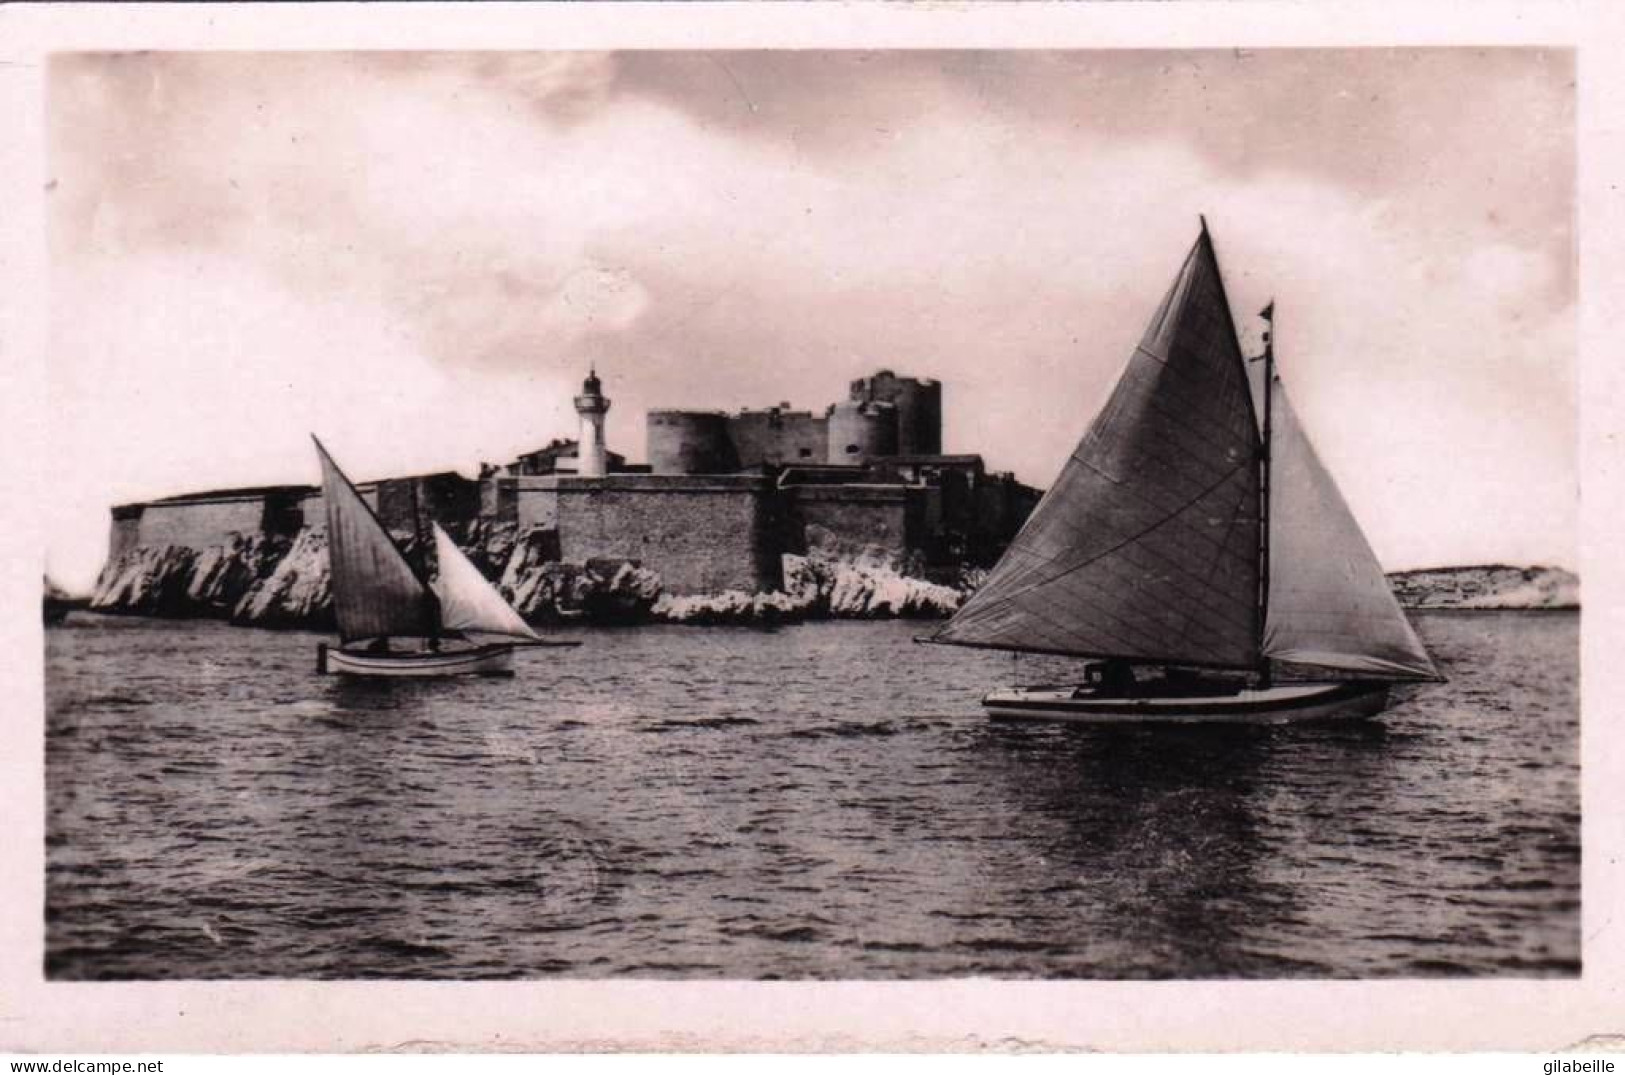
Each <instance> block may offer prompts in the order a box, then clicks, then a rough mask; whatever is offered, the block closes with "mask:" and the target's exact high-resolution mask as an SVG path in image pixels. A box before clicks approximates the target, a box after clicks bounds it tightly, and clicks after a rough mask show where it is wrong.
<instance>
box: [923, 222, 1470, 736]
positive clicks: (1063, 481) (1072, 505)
mask: <svg viewBox="0 0 1625 1075" xmlns="http://www.w3.org/2000/svg"><path fill="white" fill-rule="evenodd" d="M1262 316H1263V317H1264V318H1265V319H1266V320H1267V321H1268V322H1269V324H1270V328H1271V330H1272V331H1271V333H1270V335H1269V336H1267V337H1266V346H1265V351H1264V355H1263V356H1262V360H1263V361H1264V363H1265V372H1264V385H1265V390H1264V392H1263V397H1264V403H1263V411H1264V414H1263V420H1262V423H1260V421H1259V419H1258V416H1257V413H1256V409H1257V408H1256V405H1255V404H1254V401H1253V391H1252V388H1251V385H1250V382H1249V379H1248V371H1247V361H1246V359H1244V358H1243V356H1242V353H1241V346H1240V343H1239V342H1238V340H1237V337H1236V330H1235V325H1234V323H1233V322H1232V320H1231V315H1230V304H1229V300H1228V299H1227V298H1226V296H1225V290H1224V281H1223V279H1222V277H1221V276H1220V273H1219V263H1218V257H1217V255H1216V253H1215V251H1214V248H1213V241H1212V239H1211V237H1210V236H1209V235H1208V230H1207V223H1206V221H1205V220H1204V221H1203V222H1202V230H1201V234H1200V235H1199V236H1198V238H1197V240H1196V244H1195V246H1194V247H1193V248H1192V249H1191V252H1190V254H1189V255H1188V256H1187V257H1186V259H1185V262H1184V264H1183V266H1182V267H1181V268H1180V270H1179V274H1178V276H1177V277H1176V278H1175V279H1174V283H1173V286H1172V287H1171V288H1169V290H1168V293H1167V295H1166V296H1165V297H1164V298H1163V300H1162V303H1161V305H1159V306H1158V307H1157V311H1156V314H1155V315H1154V316H1153V317H1152V319H1151V324H1150V326H1149V327H1148V328H1147V329H1146V332H1145V335H1144V337H1143V338H1142V339H1141V341H1140V344H1139V346H1138V347H1136V348H1135V350H1134V354H1133V356H1132V357H1131V358H1130V359H1129V361H1128V365H1127V368H1126V369H1125V370H1124V372H1123V375H1122V377H1121V379H1120V380H1119V381H1118V383H1117V385H1116V388H1115V389H1114V390H1113V392H1112V395H1111V396H1110V398H1109V399H1108V400H1107V402H1106V405H1105V407H1104V408H1103V409H1102V410H1101V412H1100V413H1099V414H1098V415H1097V416H1096V417H1095V419H1094V421H1093V423H1092V424H1091V425H1090V426H1089V427H1088V429H1087V431H1086V432H1085V433H1084V435H1083V439H1082V440H1081V441H1080V442H1079V444H1078V446H1077V448H1076V449H1075V450H1074V451H1073V453H1072V455H1071V456H1070V457H1069V458H1068V459H1067V461H1066V464H1065V466H1064V467H1063V468H1062V470H1061V473H1060V475H1059V476H1058V477H1057V478H1056V480H1055V484H1054V485H1053V486H1052V487H1051V488H1050V490H1049V491H1048V492H1047V493H1046V494H1045V495H1044V497H1043V499H1042V500H1041V501H1040V502H1039V504H1038V506H1037V507H1036V508H1035V509H1034V510H1033V513H1032V515H1031V517H1030V518H1029V519H1028V520H1027V523H1026V525H1025V526H1024V527H1023V528H1022V530H1021V532H1020V533H1019V534H1017V536H1016V538H1015V540H1014V541H1012V542H1011V544H1010V547H1009V549H1008V550H1007V551H1006V552H1005V554H1004V556H1003V557H1002V558H1001V559H1000V560H999V562H998V563H997V564H996V565H995V566H994V568H993V570H992V571H991V572H990V573H989V575H988V578H987V581H986V582H985V583H984V584H983V585H982V586H981V587H980V588H979V589H978V590H977V591H976V592H975V593H974V594H972V595H971V596H970V598H969V599H967V600H966V602H965V603H964V605H963V606H961V608H960V609H959V611H958V612H957V613H956V614H955V615H954V616H953V617H952V618H951V619H950V620H949V621H948V622H947V623H946V624H944V625H943V626H942V628H941V629H940V630H938V631H937V632H936V633H935V634H934V635H932V636H930V637H927V638H922V639H921V641H924V642H938V643H944V644H948V645H959V646H978V647H986V648H992V649H1002V650H1011V651H1014V652H1017V653H1042V654H1059V655H1065V656H1075V657H1082V658H1088V659H1090V663H1089V664H1087V665H1086V666H1085V668H1084V676H1083V680H1084V681H1083V682H1082V683H1079V684H1066V685H1060V686H1040V687H1014V688H1010V689H1007V690H999V691H995V692H993V693H991V694H989V695H987V697H985V698H984V699H983V705H984V707H985V708H986V709H987V710H988V712H989V714H990V715H991V716H993V717H995V718H1001V719H1012V720H1022V719H1027V720H1032V719H1038V720H1065V721H1080V722H1089V723H1149V724H1162V723H1187V722H1225V723H1284V722H1289V721H1306V720H1336V719H1352V718H1362V717H1370V716H1374V715H1375V714H1377V713H1380V712H1381V711H1382V710H1383V709H1385V708H1386V707H1387V704H1388V699H1389V692H1390V688H1391V687H1392V685H1393V684H1395V683H1396V682H1401V681H1406V680H1439V679H1441V678H1442V677H1440V675H1439V672H1438V669H1437V668H1435V667H1434V664H1433V661H1432V659H1431V658H1430V657H1429V656H1428V653H1427V650H1426V649H1425V648H1424V647H1423V645H1422V643H1421V641H1420V640H1419V639H1418V638H1417V636H1416V633H1415V631H1414V630H1412V628H1411V625H1410V624H1409V623H1408V622H1407V621H1406V619H1405V614H1404V612H1403V611H1402V610H1401V609H1400V607H1399V603H1398V601H1397V600H1395V598H1394V595H1393V591H1392V590H1391V589H1390V588H1389V586H1388V582H1387V579H1386V577H1385V576H1384V574H1383V571H1382V567H1381V566H1380V565H1379V563H1378V562H1377V558H1376V556H1375V555H1374V554H1373V553H1372V551H1371V547H1370V545H1369V544H1368V543H1367V542H1366V539H1365V536H1364V535H1363V534H1362V533H1361V532H1360V527H1359V524H1358V523H1357V522H1356V521H1355V519H1354V516H1353V515H1352V514H1351V513H1350V511H1349V509H1348V506H1347V505H1346V504H1345V503H1344V501H1343V498H1342V495H1341V494H1340V493H1339V492H1338V490H1337V486H1336V485H1335V483H1334V482H1333V481H1332V478H1331V475H1330V474H1329V473H1328V472H1327V470H1326V469H1325V467H1324V466H1323V465H1322V464H1321V462H1320V460H1319V458H1318V457H1317V456H1316V454H1315V451H1314V448H1313V447H1312V446H1311V444H1310V442H1309V439H1308V437H1307V435H1306V434H1305V433H1304V430H1303V427H1302V426H1301V425H1300V424H1299V422H1298V419H1297V417H1296V416H1295V415H1294V413H1293V411H1292V408H1291V405H1290V404H1289V403H1288V401H1287V398H1286V395H1285V392H1284V390H1283V388H1282V387H1281V384H1280V383H1279V381H1278V379H1277V378H1276V376H1275V369H1274V367H1275V350H1274V342H1273V339H1271V338H1270V337H1273V334H1274V333H1273V327H1274V320H1273V319H1274V303H1271V304H1270V306H1268V307H1266V308H1265V310H1264V311H1263V314H1262ZM1261 426H1262V428H1261ZM1277 665H1280V666H1284V667H1283V668H1282V669H1281V671H1282V677H1281V681H1279V682H1277V680H1276V672H1277V667H1276V666H1277ZM1306 670H1313V675H1310V676H1302V672H1304V671H1306ZM1328 673H1330V675H1328ZM1300 677H1301V678H1300Z"/></svg>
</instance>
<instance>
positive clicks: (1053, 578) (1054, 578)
mask: <svg viewBox="0 0 1625 1075" xmlns="http://www.w3.org/2000/svg"><path fill="white" fill-rule="evenodd" d="M1251 466H1252V462H1251V461H1250V460H1249V461H1248V462H1245V463H1238V464H1237V465H1235V466H1233V467H1231V468H1230V469H1229V470H1228V471H1226V472H1225V473H1224V475H1223V476H1222V477H1220V478H1219V480H1218V481H1216V482H1214V483H1213V484H1212V485H1210V486H1208V487H1207V488H1206V489H1203V490H1202V491H1201V492H1200V493H1198V494H1197V495H1196V496H1195V497H1194V498H1193V499H1192V500H1191V501H1189V502H1188V503H1186V504H1184V505H1182V506H1181V507H1180V508H1179V510H1178V511H1175V512H1172V513H1171V514H1169V515H1166V516H1164V517H1163V518H1161V519H1158V520H1157V521H1156V522H1154V523H1152V524H1151V525H1150V526H1148V527H1146V528H1145V529H1144V530H1141V531H1139V532H1138V533H1135V534H1130V535H1129V536H1128V537H1125V538H1124V539H1123V540H1122V541H1119V542H1118V543H1117V544H1115V545H1113V546H1111V547H1110V548H1108V549H1103V550H1101V551H1100V552H1098V553H1096V554H1095V555H1093V556H1091V557H1089V559H1087V560H1084V561H1083V562H1082V563H1079V564H1074V565H1072V566H1071V567H1069V568H1067V569H1066V570H1064V571H1060V572H1057V573H1056V574H1054V575H1050V576H1048V577H1046V578H1040V579H1037V580H1035V581H1033V582H1029V583H1028V584H1027V585H1026V586H1023V587H1022V588H1021V589H1019V590H1017V591H1015V592H1014V593H1011V594H1007V595H1005V596H1003V597H1000V598H997V599H992V598H990V599H989V604H991V605H992V607H994V608H997V607H998V605H999V604H1009V603H1010V602H1012V601H1014V600H1015V599H1016V598H1018V597H1022V596H1024V595H1026V594H1028V593H1030V592H1031V591H1033V590H1035V589H1037V588H1038V587H1040V586H1048V585H1050V584H1051V583H1053V582H1059V581H1060V580H1061V579H1064V578H1066V577H1067V576H1068V575H1071V574H1075V573H1077V572H1079V571H1082V570H1083V569H1084V568H1086V567H1088V566H1089V565H1090V564H1093V563H1095V562H1097V561H1099V560H1103V559H1105V558H1106V557H1108V556H1110V555H1112V553H1114V552H1117V551H1118V550H1119V549H1121V548H1123V547H1125V546H1127V545H1132V544H1133V543H1134V542H1136V541H1139V540H1140V539H1141V538H1143V537H1145V536H1147V535H1148V534H1152V533H1154V532H1156V531H1157V530H1160V529H1162V527H1164V526H1166V525H1167V524H1168V523H1171V522H1173V521H1174V520H1175V519H1177V518H1179V517H1180V516H1181V515H1184V514H1185V513H1186V512H1187V511H1189V510H1190V509H1191V508H1194V507H1195V506H1196V505H1197V504H1199V503H1201V502H1202V500H1203V499H1204V498H1205V497H1206V496H1207V495H1208V494H1209V493H1212V492H1213V491H1214V490H1215V489H1217V488H1219V486H1221V485H1223V484H1224V483H1225V482H1227V481H1229V480H1230V479H1231V478H1233V477H1235V476H1236V475H1237V474H1238V473H1241V472H1242V471H1244V470H1248V469H1250V468H1251ZM979 592H983V593H985V592H986V591H985V590H984V591H979ZM975 600H976V598H975V596H974V595H973V596H972V597H971V602H974V601H975ZM965 607H966V608H967V609H969V608H970V607H971V604H969V603H967V604H966V606H965Z"/></svg>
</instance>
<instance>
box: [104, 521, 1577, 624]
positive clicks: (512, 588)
mask: <svg viewBox="0 0 1625 1075" xmlns="http://www.w3.org/2000/svg"><path fill="white" fill-rule="evenodd" d="M397 537H398V538H399V539H401V540H402V543H403V544H405V545H407V546H408V547H410V545H411V541H410V539H409V538H408V537H407V536H405V535H397ZM456 537H457V538H458V543H459V545H460V546H461V547H462V548H463V549H464V550H465V551H466V552H467V553H468V554H469V557H470V559H471V560H473V562H474V563H475V564H476V565H477V566H478V567H479V568H480V570H481V571H483V572H484V573H485V574H486V575H487V577H489V578H491V579H492V581H494V582H496V583H497V585H498V587H499V589H501V591H502V593H503V596H504V597H506V598H508V599H509V601H510V602H511V603H512V604H513V606H514V607H515V608H516V609H517V610H518V611H519V613H520V614H521V615H522V616H524V617H525V618H526V619H527V620H530V621H531V622H533V623H537V624H543V625H545V624H549V623H560V622H565V621H587V622H594V623H612V622H614V623H645V622H657V623H661V622H663V623H685V624H694V625H707V624H747V623H774V622H787V621H797V620H808V619H876V618H897V617H915V618H922V619H940V618H943V617H946V616H949V615H951V614H952V613H953V612H954V610H955V609H957V608H958V607H959V605H960V603H961V602H962V601H963V600H964V598H965V597H966V595H968V594H969V593H971V592H972V591H973V590H974V589H975V588H976V586H977V584H979V583H980V582H981V580H982V577H983V576H984V574H985V573H984V572H982V571H980V570H977V569H973V568H972V569H964V570H961V571H958V572H955V573H953V574H952V576H951V577H950V578H949V579H948V580H946V581H945V580H942V579H940V578H939V579H931V578H926V577H924V574H925V573H924V572H923V571H922V570H921V569H920V567H919V565H917V564H912V563H907V562H904V563H899V562H896V561H895V560H894V559H893V558H890V557H887V556H885V555H882V554H879V553H878V552H875V551H873V550H856V551H848V552H846V553H844V554H842V555H840V556H838V557H837V556H835V555H833V554H829V553H821V552H815V553H814V554H813V555H810V556H794V555H786V556H785V557H784V561H783V580H784V581H783V588H782V589H781V590H775V591H772V592H768V593H744V592H740V591H729V592H725V593H716V594H698V595H695V594H672V593H668V592H666V591H665V588H664V586H663V584H662V582H661V579H660V576H659V575H658V574H657V573H655V572H653V571H650V570H649V569H647V568H645V567H642V566H640V565H639V564H637V563H634V562H631V561H625V560H595V561H590V562H588V563H585V564H570V563H560V562H558V561H555V560H550V559H548V558H547V555H548V549H549V547H550V542H549V541H548V540H547V534H546V532H545V531H540V530H532V531H527V532H519V531H517V529H516V528H515V527H514V526H512V525H511V524H508V525H497V526H489V525H482V524H475V525H474V526H472V527H470V528H469V529H468V530H467V531H466V532H465V533H462V534H459V535H456ZM1390 579H1391V581H1392V582H1393V585H1394V590H1395V593H1396V594H1397V595H1398V596H1399V598H1400V602H1401V604H1403V605H1405V606H1406V607H1408V608H1418V609H1438V608H1477V609H1497V608H1500V609H1514V608H1515V609H1569V608H1577V607H1579V580H1578V579H1577V578H1576V577H1575V576H1574V575H1573V574H1572V573H1570V572H1567V571H1563V570H1561V569H1558V568H1546V567H1527V568H1521V567H1508V566H1504V565H1489V566H1477V567H1462V568H1439V569H1432V570H1427V571H1408V572H1399V573H1396V574H1394V575H1392V576H1390ZM89 607H90V609H91V611H95V612H105V613H120V614H128V615H143V616H159V617H168V618H209V619H222V620H227V621H229V622H231V623H235V624H241V625H244V626H253V627H301V628H317V629H325V628H329V627H331V626H332V622H333V620H332V598H331V594H330V591H329V575H328V563H327V541H326V533H325V531H324V530H322V529H320V528H317V529H307V530H302V531H300V532H299V533H297V534H295V535H293V536H292V537H276V536H267V535H263V534H251V535H250V534H243V535H233V536H232V537H231V538H230V539H229V540H228V541H226V542H224V543H222V544H219V545H214V546H209V547H207V548H202V549H194V548H190V547H186V546H178V545H177V546H157V547H154V546H146V547H140V548H136V549H132V550H130V551H129V552H127V553H125V554H123V555H121V556H119V557H117V558H115V559H114V560H112V561H111V562H109V563H108V564H107V565H106V567H105V568H104V569H103V570H102V573H101V577H100V578H99V579H98V581H97V584H96V590H95V594H94V596H93V597H92V598H91V599H90V604H89Z"/></svg>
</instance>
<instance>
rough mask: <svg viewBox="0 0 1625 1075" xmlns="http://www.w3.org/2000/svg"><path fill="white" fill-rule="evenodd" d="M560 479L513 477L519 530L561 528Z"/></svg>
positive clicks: (515, 516) (515, 511)
mask: <svg viewBox="0 0 1625 1075" xmlns="http://www.w3.org/2000/svg"><path fill="white" fill-rule="evenodd" d="M557 486H558V480H557V479H556V478H554V477H551V476H549V477H540V478H538V477H528V478H515V479H513V489H514V518H515V519H516V520H517V521H518V523H519V530H520V532H521V533H523V532H524V531H526V530H530V529H532V528H536V527H540V528H541V529H543V530H557V529H558V528H559V494H558V488H557Z"/></svg>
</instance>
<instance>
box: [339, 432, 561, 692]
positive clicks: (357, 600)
mask: <svg viewBox="0 0 1625 1075" xmlns="http://www.w3.org/2000/svg"><path fill="white" fill-rule="evenodd" d="M311 439H312V440H316V438H314V437H312V438H311ZM316 452H317V454H318V455H319V456H320V457H321V461H322V498H323V500H325V501H326V504H327V547H328V556H329V558H330V561H331V568H332V589H333V614H334V618H335V619H337V620H338V627H339V640H340V643H341V644H340V645H339V646H338V647H337V648H330V647H328V645H327V644H326V643H323V644H321V645H319V646H318V647H317V648H316V670H317V671H318V672H320V673H323V674H327V673H339V674H345V675H353V676H454V675H471V674H474V675H505V674H509V673H511V672H512V669H513V651H514V649H515V648H516V647H518V646H574V645H579V643H577V642H573V641H555V640H549V639H545V638H542V637H541V636H540V635H538V634H537V633H536V632H535V631H533V630H531V628H530V625H529V624H527V623H526V622H525V621H524V620H523V619H521V618H520V616H519V613H517V612H515V611H514V610H513V606H511V605H509V604H508V603H507V602H506V601H504V600H503V599H502V595H501V594H500V593H498V592H497V589H496V587H494V586H492V585H491V584H490V582H488V581H486V579H485V576H483V575H481V574H480V571H479V568H477V567H475V566H474V565H473V564H472V563H470V562H469V559H468V557H467V556H465V555H463V552H462V550H461V549H459V548H458V547H457V545H456V543H455V542H453V541H452V540H451V538H450V537H449V536H447V534H446V532H445V531H444V530H442V529H441V528H440V525H439V524H438V523H432V524H431V527H432V529H433V532H434V542H435V553H436V556H437V558H438V560H439V565H440V572H439V577H438V578H437V579H435V580H434V582H433V583H431V582H430V581H429V578H428V576H427V574H426V573H425V572H424V570H423V569H422V567H421V565H419V564H415V563H414V562H413V561H412V560H411V559H409V558H408V557H407V555H406V554H405V553H404V552H403V551H402V550H401V548H400V546H399V545H397V544H396V543H395V540H394V539H393V538H392V537H390V535H389V531H387V530H385V529H384V524H383V523H382V522H381V521H379V519H378V516H377V515H376V514H375V513H374V512H373V510H372V508H371V507H370V506H368V504H367V502H366V500H365V499H363V498H362V496H361V493H360V492H359V491H357V489H356V487H355V486H354V485H353V484H351V482H350V479H349V478H347V477H345V475H344V472H343V471H341V470H340V469H339V467H338V464H337V463H335V462H333V457H332V456H330V455H328V454H327V449H326V448H324V447H322V442H321V441H319V440H316ZM486 637H488V638H494V639H497V641H478V640H477V639H480V638H486ZM401 643H409V645H405V646H402V645H401Z"/></svg>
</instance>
